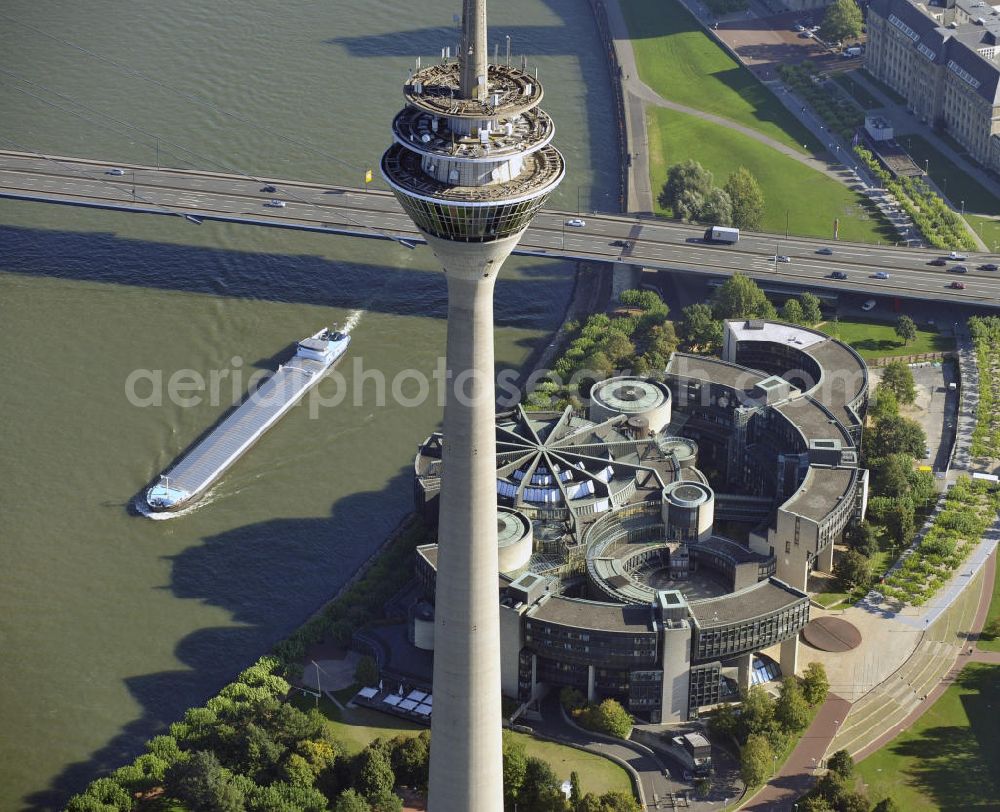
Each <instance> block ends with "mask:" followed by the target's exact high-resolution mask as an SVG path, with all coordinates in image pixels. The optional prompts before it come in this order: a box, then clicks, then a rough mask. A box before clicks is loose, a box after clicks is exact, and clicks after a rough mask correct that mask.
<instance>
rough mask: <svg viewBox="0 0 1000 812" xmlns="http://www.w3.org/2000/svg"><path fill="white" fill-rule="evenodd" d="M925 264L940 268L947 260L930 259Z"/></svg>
mask: <svg viewBox="0 0 1000 812" xmlns="http://www.w3.org/2000/svg"><path fill="white" fill-rule="evenodd" d="M927 264H928V265H937V266H938V267H939V268H940V267H941V266H942V265H947V264H948V260H946V259H932V260H931V261H930V262H928V263H927Z"/></svg>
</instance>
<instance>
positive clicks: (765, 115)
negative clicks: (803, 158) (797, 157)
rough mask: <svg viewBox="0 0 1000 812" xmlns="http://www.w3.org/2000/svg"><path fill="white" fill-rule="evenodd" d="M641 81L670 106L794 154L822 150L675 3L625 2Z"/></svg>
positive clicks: (666, 0)
mask: <svg viewBox="0 0 1000 812" xmlns="http://www.w3.org/2000/svg"><path fill="white" fill-rule="evenodd" d="M621 6H622V12H623V14H624V15H625V20H626V22H627V23H628V27H629V33H630V35H631V38H632V48H633V50H634V51H635V59H636V63H637V64H638V66H639V75H640V76H641V77H642V80H643V81H644V82H645V83H646V84H648V85H649V86H650V87H651V88H653V89H654V90H655V91H656V92H657V93H659V94H660V95H661V96H663V98H665V99H668V100H669V101H673V102H677V103H678V104H684V105H687V106H688V107H693V108H695V109H697V110H704V111H706V112H709V113H715V114H716V115H720V116H724V117H725V118H728V119H730V120H732V121H736V122H739V123H740V124H745V125H747V126H749V127H753V128H754V129H756V130H759V131H760V132H762V133H765V134H766V135H769V136H770V137H772V138H774V139H777V140H779V141H781V142H782V143H785V144H788V145H789V146H791V147H794V148H795V149H799V150H801V149H802V145H803V144H807V145H808V149H810V150H813V151H816V150H819V149H820V148H821V146H820V144H818V143H817V142H816V140H815V139H814V138H813V136H812V134H811V133H810V132H809V131H808V130H807V129H806V128H805V127H803V126H802V125H801V124H800V123H799V122H798V120H797V119H796V118H795V117H794V116H792V115H791V113H789V112H788V111H787V110H786V109H785V107H784V106H783V105H782V104H781V102H779V101H778V100H777V99H776V98H775V97H774V95H773V94H772V93H771V91H769V90H768V89H767V88H766V87H764V85H762V84H761V83H760V82H758V81H757V79H756V78H754V76H753V75H752V74H751V73H750V71H748V70H747V69H746V68H744V67H742V66H741V65H740V64H739V63H738V62H736V60H734V59H733V58H732V57H731V56H730V55H729V54H728V53H726V51H724V50H723V49H722V48H720V47H719V46H718V45H717V44H716V43H715V42H714V41H713V40H712V39H711V38H710V37H709V35H708V34H707V33H705V31H704V29H702V27H701V26H700V25H699V24H698V23H697V21H696V20H695V19H694V17H692V16H691V15H690V14H689V13H688V12H687V10H686V9H685V8H684V7H683V6H681V5H680V3H678V2H677V0H622V3H621Z"/></svg>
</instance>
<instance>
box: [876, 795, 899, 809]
mask: <svg viewBox="0 0 1000 812" xmlns="http://www.w3.org/2000/svg"><path fill="white" fill-rule="evenodd" d="M872 812H903V810H902V809H901V808H900V806H899V804H897V803H896V802H895V801H894V800H893V799H892V798H883V799H882V800H881V801H879V802H878V803H877V804H875V806H873V807H872Z"/></svg>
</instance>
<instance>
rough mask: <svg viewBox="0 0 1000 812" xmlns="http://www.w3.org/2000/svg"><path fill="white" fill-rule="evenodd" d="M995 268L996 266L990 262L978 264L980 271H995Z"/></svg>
mask: <svg viewBox="0 0 1000 812" xmlns="http://www.w3.org/2000/svg"><path fill="white" fill-rule="evenodd" d="M996 269H997V266H996V265H995V264H994V263H992V262H987V263H986V264H985V265H980V266H979V270H980V271H995V270H996Z"/></svg>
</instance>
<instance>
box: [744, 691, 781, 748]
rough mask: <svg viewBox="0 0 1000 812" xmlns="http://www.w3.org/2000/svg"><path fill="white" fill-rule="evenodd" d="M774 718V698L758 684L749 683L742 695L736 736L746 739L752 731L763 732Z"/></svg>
mask: <svg viewBox="0 0 1000 812" xmlns="http://www.w3.org/2000/svg"><path fill="white" fill-rule="evenodd" d="M772 719H774V700H773V699H772V698H771V695H770V694H768V693H767V691H765V690H764V689H763V688H762V687H761V686H759V685H751V686H750V690H749V691H747V692H746V693H745V694H744V695H743V702H742V704H741V706H740V724H739V733H738V735H737V738H739V739H740V741H746V740H747V738H748V737H749V736H751V735H752V734H754V733H764V732H765V731H766V730H767V729H768V727H770V725H771V720H772Z"/></svg>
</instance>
